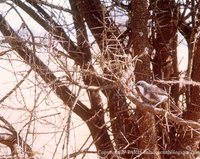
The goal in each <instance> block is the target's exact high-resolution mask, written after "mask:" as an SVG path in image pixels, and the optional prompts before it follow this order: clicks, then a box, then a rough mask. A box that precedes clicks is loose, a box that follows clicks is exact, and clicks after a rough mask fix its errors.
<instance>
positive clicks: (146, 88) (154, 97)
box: [135, 81, 169, 107]
mask: <svg viewBox="0 0 200 159" xmlns="http://www.w3.org/2000/svg"><path fill="white" fill-rule="evenodd" d="M135 87H136V91H137V93H138V94H139V96H140V97H141V99H142V100H143V102H145V103H149V104H153V105H154V106H155V107H156V106H158V105H160V104H161V103H163V102H166V101H167V100H168V99H169V97H168V93H167V92H166V91H165V90H163V89H161V88H159V87H158V86H156V85H153V84H149V83H147V82H146V81H138V82H137V83H136V84H135Z"/></svg>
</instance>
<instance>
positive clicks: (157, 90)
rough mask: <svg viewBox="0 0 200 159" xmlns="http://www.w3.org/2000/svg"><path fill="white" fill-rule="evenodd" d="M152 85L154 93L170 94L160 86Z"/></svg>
mask: <svg viewBox="0 0 200 159" xmlns="http://www.w3.org/2000/svg"><path fill="white" fill-rule="evenodd" d="M151 87H152V88H151V92H152V93H154V94H159V95H165V96H168V93H167V92H166V91H165V90H163V89H161V88H159V87H158V86H155V85H152V86H151Z"/></svg>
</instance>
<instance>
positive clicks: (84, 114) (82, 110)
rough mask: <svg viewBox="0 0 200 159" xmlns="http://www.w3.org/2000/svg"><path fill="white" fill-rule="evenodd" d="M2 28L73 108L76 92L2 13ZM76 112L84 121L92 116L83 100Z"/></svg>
mask: <svg viewBox="0 0 200 159" xmlns="http://www.w3.org/2000/svg"><path fill="white" fill-rule="evenodd" d="M0 30H1V32H2V34H3V35H4V36H5V37H6V40H7V41H8V43H9V44H10V46H12V48H13V50H15V51H16V52H17V53H18V54H19V55H20V56H21V58H22V59H24V61H25V62H26V63H27V64H28V65H29V66H30V67H31V68H32V69H33V70H34V71H35V72H36V73H38V74H39V75H40V77H41V78H42V79H43V80H44V81H45V82H46V83H47V84H50V87H51V88H52V89H53V90H54V91H55V93H56V95H57V96H59V97H60V99H61V100H62V101H63V102H64V103H65V104H66V105H68V106H69V107H70V108H71V107H72V106H73V104H74V101H75V99H76V97H75V96H74V94H73V93H72V92H71V91H70V90H69V89H68V88H67V87H66V86H64V85H63V84H62V82H61V81H60V80H58V79H57V78H56V76H55V75H54V74H53V73H52V72H51V70H50V69H49V68H48V67H47V66H46V65H45V64H44V63H43V62H42V61H41V60H40V59H39V58H38V57H37V56H36V55H35V54H34V53H33V52H32V51H31V50H30V49H29V48H28V47H26V45H25V43H24V42H23V41H22V40H21V39H20V37H19V36H18V35H17V34H16V33H15V32H14V30H13V29H12V28H11V27H10V26H9V24H8V23H7V22H6V21H5V19H4V17H3V16H2V15H0ZM74 112H75V113H76V114H77V115H78V116H79V117H80V118H82V119H83V120H84V121H85V120H88V119H89V118H90V117H91V116H92V115H91V113H90V110H89V109H88V108H87V107H86V106H85V105H84V104H83V103H82V102H81V101H78V102H77V104H76V106H75V107H74Z"/></svg>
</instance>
